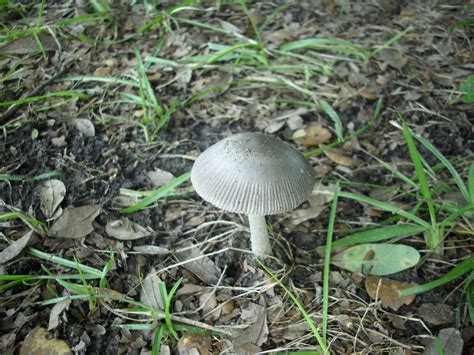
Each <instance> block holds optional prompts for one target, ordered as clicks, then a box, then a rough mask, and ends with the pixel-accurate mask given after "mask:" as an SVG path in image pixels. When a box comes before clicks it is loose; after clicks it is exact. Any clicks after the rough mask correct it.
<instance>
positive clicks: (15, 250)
mask: <svg viewBox="0 0 474 355" xmlns="http://www.w3.org/2000/svg"><path fill="white" fill-rule="evenodd" d="M32 234H33V231H32V230H31V231H29V232H28V233H26V234H25V235H24V236H23V237H21V238H20V239H18V240H15V241H14V242H13V243H12V244H10V245H9V246H7V247H6V248H5V249H3V250H2V251H1V252H0V264H5V263H6V262H9V261H10V260H12V259H13V258H15V257H16V256H17V255H18V254H20V253H21V251H22V250H23V249H25V247H26V246H27V245H28V242H29V241H30V238H31V235H32Z"/></svg>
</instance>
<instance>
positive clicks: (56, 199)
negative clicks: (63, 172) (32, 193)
mask: <svg viewBox="0 0 474 355" xmlns="http://www.w3.org/2000/svg"><path fill="white" fill-rule="evenodd" d="M39 196H40V200H41V211H43V214H44V215H45V217H46V218H47V219H50V218H53V216H54V215H55V212H56V211H57V209H58V207H59V205H60V203H61V202H62V201H63V199H64V196H66V186H65V185H64V183H63V182H62V181H60V180H57V179H51V180H47V181H44V182H43V183H42V184H41V185H40V189H39ZM58 212H59V213H60V212H61V210H58Z"/></svg>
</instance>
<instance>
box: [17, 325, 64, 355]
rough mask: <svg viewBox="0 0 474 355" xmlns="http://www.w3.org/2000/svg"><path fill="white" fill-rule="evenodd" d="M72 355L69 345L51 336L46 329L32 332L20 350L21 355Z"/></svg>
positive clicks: (38, 328) (37, 329)
mask: <svg viewBox="0 0 474 355" xmlns="http://www.w3.org/2000/svg"><path fill="white" fill-rule="evenodd" d="M31 354H37V355H46V354H48V355H70V354H72V352H71V349H70V348H69V345H68V344H67V343H66V342H65V341H64V340H60V339H56V338H54V337H53V335H52V334H49V333H48V332H47V331H46V329H44V328H42V327H36V328H33V329H32V330H30V332H29V333H28V335H27V336H26V338H25V340H24V341H23V344H22V345H21V348H20V355H31Z"/></svg>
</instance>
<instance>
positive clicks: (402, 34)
mask: <svg viewBox="0 0 474 355" xmlns="http://www.w3.org/2000/svg"><path fill="white" fill-rule="evenodd" d="M411 30H412V27H411V26H409V27H407V28H406V29H404V30H403V31H401V32H398V33H397V34H395V36H393V37H392V38H390V39H389V40H388V41H386V42H385V43H384V44H382V45H381V46H377V48H376V49H374V50H373V51H372V52H371V53H370V57H373V56H374V55H376V54H377V53H378V52H380V51H381V50H383V49H385V48H387V47H390V46H391V45H392V44H393V43H395V42H396V41H398V40H399V39H400V38H402V37H403V36H405V35H406V34H407V32H408V31H411Z"/></svg>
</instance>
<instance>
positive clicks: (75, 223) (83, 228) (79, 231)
mask: <svg viewBox="0 0 474 355" xmlns="http://www.w3.org/2000/svg"><path fill="white" fill-rule="evenodd" d="M101 209H102V206H101V205H86V206H81V207H68V208H66V209H65V210H64V212H63V214H62V215H61V217H59V218H58V219H57V220H56V222H55V223H54V224H53V225H52V227H51V228H50V229H49V232H48V235H49V236H50V237H57V238H69V239H79V238H82V237H85V236H86V235H88V234H89V233H90V232H92V231H93V230H94V227H93V226H92V221H93V220H94V219H95V218H96V217H97V216H98V215H99V214H100V212H101Z"/></svg>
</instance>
